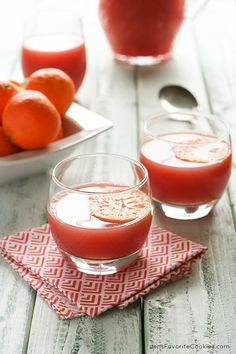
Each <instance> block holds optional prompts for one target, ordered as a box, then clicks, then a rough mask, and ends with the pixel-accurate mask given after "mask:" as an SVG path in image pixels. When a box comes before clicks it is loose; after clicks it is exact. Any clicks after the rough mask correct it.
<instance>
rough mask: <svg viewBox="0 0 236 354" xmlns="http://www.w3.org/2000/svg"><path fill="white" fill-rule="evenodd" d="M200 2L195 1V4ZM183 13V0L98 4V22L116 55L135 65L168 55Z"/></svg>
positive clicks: (105, 0)
mask: <svg viewBox="0 0 236 354" xmlns="http://www.w3.org/2000/svg"><path fill="white" fill-rule="evenodd" d="M203 3H204V1H198V5H197V6H200V7H202V5H203ZM191 7H192V6H191ZM198 9H199V8H198ZM196 10H197V9H194V11H195V13H196ZM184 12H185V1H184V0H136V1H133V0H100V3H99V17H100V21H101V24H102V27H103V29H104V31H105V34H106V37H107V39H108V42H109V43H110V46H111V48H112V50H113V52H114V55H115V58H116V59H117V60H118V61H121V62H124V63H128V64H134V65H150V64H157V63H159V62H161V61H163V60H165V59H168V58H169V56H170V53H171V49H172V46H173V43H174V40H175V38H176V35H177V33H178V30H179V28H180V26H181V24H182V22H183V19H184Z"/></svg>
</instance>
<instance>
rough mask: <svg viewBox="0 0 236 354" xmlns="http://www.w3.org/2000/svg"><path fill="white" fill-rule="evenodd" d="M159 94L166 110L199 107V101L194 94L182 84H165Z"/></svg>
mask: <svg viewBox="0 0 236 354" xmlns="http://www.w3.org/2000/svg"><path fill="white" fill-rule="evenodd" d="M158 96H159V99H160V103H161V105H162V107H163V108H164V109H165V110H166V111H173V110H175V111H177V110H186V109H187V110H191V109H194V108H196V107H198V102H197V100H196V98H195V97H194V96H193V94H192V93H191V92H190V91H188V90H187V89H186V88H184V87H182V86H178V85H168V86H164V87H162V88H161V89H160V91H159V94H158Z"/></svg>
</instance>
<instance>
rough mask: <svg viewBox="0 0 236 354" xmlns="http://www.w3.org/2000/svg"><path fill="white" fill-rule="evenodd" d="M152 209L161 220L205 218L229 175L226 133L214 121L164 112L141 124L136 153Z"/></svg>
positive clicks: (218, 121)
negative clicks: (144, 173) (146, 179)
mask: <svg viewBox="0 0 236 354" xmlns="http://www.w3.org/2000/svg"><path fill="white" fill-rule="evenodd" d="M140 161H141V162H142V163H143V164H144V165H145V166H146V168H147V170H148V173H149V179H150V184H151V189H152V196H153V199H154V201H155V202H156V203H155V204H156V205H157V207H159V208H160V209H161V210H162V211H163V212H164V214H165V215H166V216H169V217H171V218H175V219H183V220H188V219H189V220H190V219H197V218H201V217H203V216H206V215H207V214H209V212H210V211H211V210H212V208H213V207H214V206H215V205H216V203H217V201H218V200H219V199H220V197H221V196H222V194H223V192H224V190H225V188H226V186H227V183H228V180H229V177H230V173H231V165H232V150H231V142H230V134H229V130H228V128H227V126H226V124H225V123H224V122H223V120H221V119H220V118H219V117H216V116H211V115H205V114H204V113H196V112H178V113H177V112H176V113H165V114H162V115H158V116H155V117H152V118H151V119H149V120H147V121H146V123H145V127H144V138H143V142H142V146H141V149H140Z"/></svg>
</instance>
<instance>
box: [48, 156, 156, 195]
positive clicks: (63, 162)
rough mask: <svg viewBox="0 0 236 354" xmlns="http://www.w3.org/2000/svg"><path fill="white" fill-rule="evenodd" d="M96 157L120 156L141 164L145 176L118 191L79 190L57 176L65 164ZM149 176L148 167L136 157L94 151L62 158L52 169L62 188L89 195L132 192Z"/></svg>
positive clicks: (135, 163) (138, 164) (55, 180)
mask: <svg viewBox="0 0 236 354" xmlns="http://www.w3.org/2000/svg"><path fill="white" fill-rule="evenodd" d="M91 157H92V158H96V157H105V158H109V157H111V158H118V159H120V160H125V161H128V162H130V163H132V164H133V165H136V166H139V167H140V168H141V170H142V171H143V173H144V176H143V178H142V179H141V181H140V182H138V183H136V184H135V185H133V186H132V187H128V188H125V189H124V190H122V191H118V192H91V191H81V190H77V189H75V188H72V187H69V186H67V185H66V184H64V183H62V182H60V181H59V180H58V178H57V176H56V173H57V170H58V169H59V168H60V167H61V166H63V165H64V164H66V163H68V162H71V161H74V160H79V159H85V158H91ZM148 180H149V177H148V171H147V169H146V167H145V166H144V165H143V164H142V163H141V162H140V161H137V160H135V159H132V158H130V157H128V156H124V155H119V154H113V153H93V154H81V155H76V156H72V157H69V158H65V159H63V160H61V161H60V162H58V163H57V164H56V165H55V167H54V168H53V171H52V181H53V182H54V183H55V184H56V185H57V186H58V187H60V188H63V189H64V190H68V191H73V192H75V193H79V194H87V195H94V194H97V195H106V196H107V195H117V194H121V193H122V194H123V193H127V192H130V191H132V190H137V189H139V188H141V187H142V186H143V185H144V184H145V183H146V182H148Z"/></svg>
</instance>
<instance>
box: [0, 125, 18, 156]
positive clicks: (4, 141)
mask: <svg viewBox="0 0 236 354" xmlns="http://www.w3.org/2000/svg"><path fill="white" fill-rule="evenodd" d="M18 151H20V149H19V147H18V146H16V145H13V144H12V143H11V142H10V141H9V139H8V138H7V137H6V135H5V133H4V131H3V128H2V127H0V157H3V156H6V155H11V154H15V153H16V152H18Z"/></svg>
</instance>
